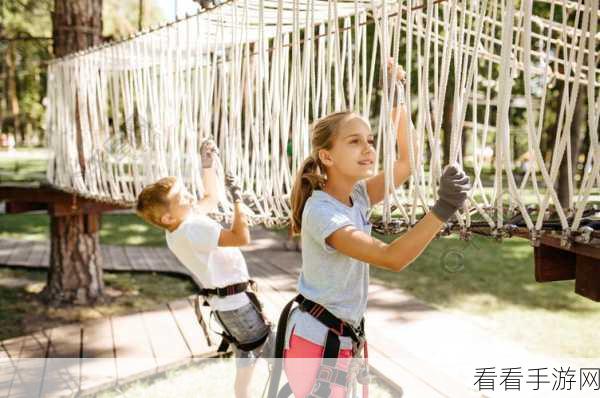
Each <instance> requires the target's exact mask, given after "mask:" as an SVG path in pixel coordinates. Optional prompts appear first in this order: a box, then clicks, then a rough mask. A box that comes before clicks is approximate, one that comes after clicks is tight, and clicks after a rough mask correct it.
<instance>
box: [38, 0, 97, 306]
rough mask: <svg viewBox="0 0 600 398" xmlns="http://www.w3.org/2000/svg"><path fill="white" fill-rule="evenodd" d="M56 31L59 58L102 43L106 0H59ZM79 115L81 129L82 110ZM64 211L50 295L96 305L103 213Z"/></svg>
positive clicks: (54, 242)
mask: <svg viewBox="0 0 600 398" xmlns="http://www.w3.org/2000/svg"><path fill="white" fill-rule="evenodd" d="M52 33H53V39H54V40H53V46H54V48H53V49H54V56H55V57H62V56H65V55H67V54H70V53H72V52H75V51H79V50H83V49H86V48H88V47H90V46H93V45H96V44H100V43H101V42H102V0H55V1H54V13H53V14H52ZM76 101H79V98H78V97H77V98H76ZM76 109H79V107H78V106H76ZM75 117H76V118H77V120H76V125H77V129H78V130H80V120H79V112H76V115H75ZM76 140H77V149H78V151H79V163H80V166H81V168H82V170H84V169H85V163H84V157H83V152H82V142H81V141H82V140H81V131H77V135H76ZM60 206H62V207H65V206H64V204H60ZM66 207H67V208H68V205H67V206H66ZM59 214H61V215H60V216H59V215H55V214H51V217H50V224H51V238H50V240H51V242H50V250H51V256H50V269H49V272H48V283H47V285H46V288H45V290H44V294H45V297H46V299H47V300H48V302H49V303H50V304H53V305H60V304H83V305H85V304H93V303H94V302H96V301H97V300H98V299H100V298H101V297H102V293H103V288H104V285H103V282H102V258H101V253H100V244H99V238H98V229H99V228H98V226H99V224H100V215H99V214H95V213H94V214H83V215H82V214H68V211H67V212H61V213H59Z"/></svg>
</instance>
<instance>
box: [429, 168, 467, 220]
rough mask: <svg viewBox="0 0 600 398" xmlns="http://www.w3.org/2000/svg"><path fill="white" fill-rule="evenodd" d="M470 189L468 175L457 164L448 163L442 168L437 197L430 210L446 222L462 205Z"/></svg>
mask: <svg viewBox="0 0 600 398" xmlns="http://www.w3.org/2000/svg"><path fill="white" fill-rule="evenodd" d="M470 189H471V184H470V183H469V176H467V175H466V174H465V172H464V171H463V170H462V169H461V168H460V166H458V165H450V166H447V167H446V168H445V169H444V173H443V174H442V178H441V179H440V188H439V189H438V195H439V198H438V200H437V202H435V205H433V207H432V208H431V211H432V212H433V213H434V214H435V215H436V216H437V217H438V218H439V219H440V220H442V221H444V222H446V221H448V220H449V219H450V217H452V215H453V214H454V213H455V212H456V210H458V209H459V208H461V207H462V205H463V204H464V203H465V200H466V199H467V192H469V190H470Z"/></svg>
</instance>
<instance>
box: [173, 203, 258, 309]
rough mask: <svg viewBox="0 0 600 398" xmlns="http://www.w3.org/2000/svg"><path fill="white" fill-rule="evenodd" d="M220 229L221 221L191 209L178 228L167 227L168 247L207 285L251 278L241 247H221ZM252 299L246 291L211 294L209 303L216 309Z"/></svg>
mask: <svg viewBox="0 0 600 398" xmlns="http://www.w3.org/2000/svg"><path fill="white" fill-rule="evenodd" d="M221 230H222V227H221V225H220V224H219V223H217V222H216V221H214V220H213V219H211V218H209V217H208V216H205V215H203V214H196V213H190V214H189V215H188V216H187V217H186V218H185V219H184V220H183V222H182V223H181V224H180V225H179V227H177V229H176V230H175V231H173V232H170V231H166V240H167V246H168V247H169V249H170V250H171V251H172V252H173V254H175V257H177V259H178V260H179V261H181V263H182V264H183V265H184V266H185V267H186V268H187V269H189V270H190V272H191V273H192V274H193V275H194V277H195V278H197V280H198V281H199V282H200V283H201V284H202V287H204V288H207V289H212V288H215V287H225V286H227V285H232V284H235V283H240V282H246V281H248V279H249V276H248V267H247V265H246V260H245V259H244V256H243V255H242V252H241V251H240V249H239V248H237V247H219V236H220V234H221ZM249 302H250V300H249V299H248V296H247V295H246V294H245V293H238V294H234V295H232V296H227V297H217V296H210V297H208V303H209V304H210V306H211V307H212V308H213V309H214V310H217V311H231V310H235V309H237V308H240V307H242V306H244V305H246V304H248V303H249Z"/></svg>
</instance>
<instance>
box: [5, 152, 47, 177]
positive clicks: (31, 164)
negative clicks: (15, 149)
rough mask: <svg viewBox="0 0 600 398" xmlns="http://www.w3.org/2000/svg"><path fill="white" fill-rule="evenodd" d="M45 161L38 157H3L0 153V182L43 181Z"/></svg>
mask: <svg viewBox="0 0 600 398" xmlns="http://www.w3.org/2000/svg"><path fill="white" fill-rule="evenodd" d="M47 163H48V161H47V160H46V159H40V158H11V157H8V158H5V157H3V156H2V154H1V153H0V183H11V182H26V181H45V180H46V166H47Z"/></svg>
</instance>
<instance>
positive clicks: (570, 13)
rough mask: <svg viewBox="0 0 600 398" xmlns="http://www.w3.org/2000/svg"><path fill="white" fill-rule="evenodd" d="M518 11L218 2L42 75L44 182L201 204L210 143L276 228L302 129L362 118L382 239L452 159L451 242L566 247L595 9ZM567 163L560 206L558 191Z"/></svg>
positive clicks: (594, 128)
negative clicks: (558, 242)
mask: <svg viewBox="0 0 600 398" xmlns="http://www.w3.org/2000/svg"><path fill="white" fill-rule="evenodd" d="M515 4H516V3H515V2H514V1H511V0H479V1H471V0H453V1H445V2H444V1H442V2H440V1H433V0H419V1H418V2H417V1H414V0H409V1H398V2H396V1H383V2H382V1H358V0H356V1H319V0H294V1H269V0H241V1H230V2H226V3H225V4H223V5H222V6H219V7H217V8H214V9H211V10H205V11H203V12H200V13H198V14H196V15H193V16H188V17H186V18H184V19H181V20H178V21H176V22H174V23H171V24H167V25H165V26H162V27H158V28H156V29H151V30H148V31H144V32H140V33H139V34H137V35H135V36H132V37H130V38H128V39H126V40H123V41H120V42H116V43H111V44H107V45H102V46H99V47H95V48H92V49H90V50H86V51H83V52H80V53H76V54H73V55H71V56H67V57H65V58H61V59H57V60H55V61H54V62H52V63H51V64H50V65H49V70H48V97H49V103H48V109H47V129H48V137H49V147H50V148H51V149H52V150H53V151H54V154H55V156H54V162H53V167H50V168H49V171H48V179H49V181H51V182H52V183H53V184H54V185H56V186H59V187H61V188H62V189H65V190H69V191H72V192H76V193H78V194H80V195H83V196H88V197H92V198H95V199H98V200H105V201H117V202H123V203H129V202H132V201H134V200H135V198H136V195H137V194H138V193H139V192H140V191H141V189H142V188H143V186H144V185H145V184H148V183H150V182H153V181H155V180H156V179H158V178H161V177H164V176H166V175H174V176H177V177H180V178H182V179H183V181H184V182H185V184H186V185H187V187H188V189H189V190H190V191H191V192H192V193H194V194H195V195H197V196H198V197H201V196H202V194H203V185H202V179H201V167H200V163H199V155H198V150H199V143H200V142H201V141H202V140H203V139H205V138H207V137H208V136H213V137H214V138H215V139H216V141H217V144H218V146H219V148H220V159H221V161H222V164H221V165H220V170H221V171H220V173H221V174H222V173H223V170H224V169H226V170H230V171H232V172H233V173H235V174H236V175H237V176H239V178H240V180H241V182H242V184H243V189H244V191H245V192H246V205H247V206H248V207H249V208H250V209H251V214H252V216H251V219H252V221H253V222H254V223H265V224H267V225H280V224H285V223H287V222H288V215H289V213H290V204H289V193H290V191H291V185H292V182H293V177H294V172H295V170H297V169H298V167H299V165H300V163H301V162H302V160H303V159H304V158H305V157H306V156H307V155H308V154H309V152H310V147H309V141H310V139H309V126H310V124H311V122H312V121H313V120H315V119H317V118H319V117H321V116H323V115H326V114H328V113H330V112H333V111H337V110H342V109H353V110H355V111H356V112H358V113H360V114H362V115H363V116H365V117H367V118H369V119H370V120H371V125H372V127H373V130H374V133H376V136H377V145H376V147H377V154H378V155H377V156H378V158H377V162H376V163H375V166H374V167H376V168H378V169H383V170H384V171H385V172H386V173H387V180H386V186H387V187H388V189H387V194H386V196H385V199H384V201H383V203H382V204H381V205H380V206H377V207H376V208H375V209H374V210H373V211H374V214H373V215H372V216H373V218H374V219H376V220H378V225H379V227H380V228H381V230H382V231H385V232H397V231H399V230H401V229H404V228H408V227H410V226H411V225H414V224H415V223H416V222H417V221H418V219H419V218H420V217H422V215H423V214H424V213H425V212H427V211H428V209H429V205H431V204H432V203H433V201H434V200H435V199H436V191H437V184H438V181H439V177H440V175H441V170H442V168H443V166H444V163H445V162H458V163H460V164H462V165H463V167H467V168H469V169H472V173H471V174H472V177H473V179H472V182H473V189H472V191H471V193H470V195H469V200H468V203H467V204H466V205H465V207H464V209H463V210H462V211H460V212H459V214H458V215H457V220H456V222H455V223H454V226H453V228H456V229H458V230H460V231H462V232H463V234H468V231H469V230H470V229H472V228H474V227H477V228H482V227H484V228H486V229H487V230H489V231H491V233H492V234H494V235H496V236H502V235H503V234H505V233H506V232H507V231H509V230H510V228H512V226H513V225H515V224H519V225H521V226H522V227H523V228H526V230H527V231H528V233H529V234H530V236H531V238H532V239H534V240H535V239H536V237H537V236H539V234H540V232H541V231H542V230H543V229H546V228H549V227H548V226H549V225H550V224H553V226H551V227H552V228H553V229H556V230H558V231H562V234H563V237H565V238H570V237H572V236H573V235H574V234H575V235H577V234H579V235H581V231H579V232H578V230H579V229H580V228H581V227H582V226H584V225H585V221H586V217H588V216H589V215H590V214H593V213H594V211H595V210H594V209H593V208H592V203H593V202H594V201H596V202H598V201H599V196H598V195H600V145H599V141H598V130H599V129H598V124H599V115H600V100H599V94H600V68H598V64H599V62H600V55H599V53H600V40H599V39H600V33H599V32H598V20H599V19H600V11H599V10H600V9H599V0H578V1H566V0H523V1H521V2H520V5H519V6H518V8H515V7H516V6H515ZM539 10H541V11H539ZM388 57H394V58H395V59H402V60H403V62H404V63H405V64H404V65H405V66H404V69H405V70H406V71H407V82H406V86H405V87H400V88H397V86H396V85H393V84H390V82H388V81H387V76H386V74H385V73H381V69H382V65H385V62H383V63H382V60H386V59H387V58H388ZM450 81H452V82H453V84H452V85H449V82H450ZM558 81H560V82H562V84H563V85H564V89H563V90H562V93H561V97H560V99H559V102H560V106H559V108H558V110H559V111H558V114H557V120H556V124H555V127H554V128H553V129H552V130H551V131H550V132H549V134H551V135H552V137H553V139H554V148H553V150H552V154H551V155H552V156H551V158H550V159H544V157H543V153H542V151H541V149H540V143H541V139H542V135H543V134H548V132H545V131H544V120H545V117H546V116H547V113H548V112H547V110H546V106H548V104H549V102H550V100H551V98H549V97H550V96H549V91H550V90H549V89H550V87H552V85H554V84H556V83H557V82H558ZM518 82H522V83H523V84H522V85H523V87H518ZM448 87H452V88H451V89H452V90H453V92H452V93H447V92H446V91H447V90H448ZM396 90H404V91H405V92H404V94H405V98H406V102H407V104H406V106H407V107H408V109H410V110H411V111H412V112H411V113H412V123H411V127H410V128H411V131H410V134H409V145H410V148H411V151H410V163H411V167H412V170H413V175H412V176H411V178H410V181H409V182H408V183H407V184H405V186H404V187H402V188H401V189H398V190H394V189H393V188H392V187H393V184H392V170H393V162H394V160H395V158H396V153H395V151H396V148H395V146H396V145H395V139H396V137H395V132H394V131H393V128H392V122H391V120H390V118H389V117H388V115H389V114H390V111H391V101H390V99H391V98H394V97H393V96H394V95H395V91H396ZM580 93H582V95H583V96H584V101H583V106H584V108H583V109H585V112H586V114H585V116H586V117H585V118H584V119H585V121H584V123H583V124H584V125H585V126H584V128H583V129H584V130H585V132H586V135H587V136H586V140H587V141H589V150H588V153H587V154H586V163H585V165H584V169H583V173H582V174H581V176H580V178H578V179H575V178H574V177H573V176H574V175H575V173H573V169H574V168H575V167H576V166H577V165H576V164H573V162H572V159H571V156H569V153H570V152H571V146H572V145H573V143H572V142H571V134H570V130H571V125H572V123H573V115H574V113H575V111H576V109H575V106H576V103H577V98H578V95H579V94H580ZM447 94H448V95H447ZM517 94H518V95H517ZM517 97H518V98H517ZM447 98H451V101H452V103H451V104H446V103H445V101H447ZM517 99H518V101H517ZM519 102H520V104H519ZM450 106H451V107H450ZM523 107H524V109H525V110H524V115H525V116H524V119H525V123H524V126H519V127H517V126H515V125H514V124H512V123H511V115H512V114H513V113H514V111H515V109H523ZM449 109H451V110H452V112H451V132H450V135H449V137H450V142H449V147H450V150H449V158H448V159H445V160H444V161H443V150H442V146H441V142H442V124H443V117H444V111H445V110H446V111H448V110H449ZM579 111H581V110H579ZM515 136H519V137H521V138H524V139H525V140H526V142H527V148H528V152H527V154H528V160H527V161H526V162H525V165H526V166H527V167H526V170H525V172H524V174H523V175H522V174H519V173H517V172H516V169H517V168H516V165H515V159H514V155H513V152H514V147H513V146H514V142H513V138H514V137H515ZM467 138H468V139H467ZM563 161H564V162H567V167H568V171H569V172H568V180H567V181H568V182H567V183H568V192H569V203H568V204H567V205H566V206H565V207H564V208H563V206H561V205H560V203H559V198H558V193H557V188H556V181H557V178H558V175H559V169H560V166H561V163H562V162H563ZM489 170H491V176H490V172H489ZM486 176H487V178H486ZM221 198H222V201H221V202H222V204H223V207H222V213H221V214H220V216H226V215H227V214H229V212H230V209H231V205H230V203H228V201H227V198H226V197H225V194H224V192H223V191H222V192H221ZM549 214H552V218H553V220H550V221H551V222H549V220H548V215H549ZM517 219H518V222H517V221H515V220H517Z"/></svg>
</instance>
